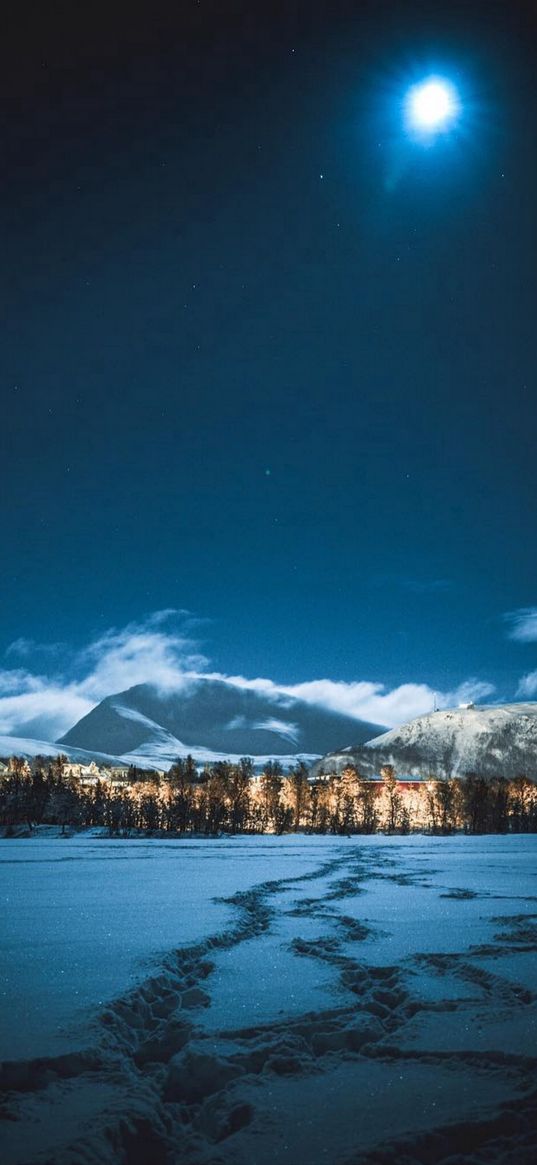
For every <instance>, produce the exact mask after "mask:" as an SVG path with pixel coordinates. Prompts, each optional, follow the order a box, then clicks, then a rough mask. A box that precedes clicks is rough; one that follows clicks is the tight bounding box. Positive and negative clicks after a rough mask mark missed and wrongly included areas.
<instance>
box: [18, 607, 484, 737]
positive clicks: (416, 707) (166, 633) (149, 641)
mask: <svg viewBox="0 0 537 1165" xmlns="http://www.w3.org/2000/svg"><path fill="white" fill-rule="evenodd" d="M192 626H193V621H192V619H191V618H190V617H189V615H188V612H184V611H158V612H156V613H155V614H154V615H151V616H150V617H148V618H147V619H145V620H144V621H142V622H139V623H129V624H128V625H127V626H126V627H124V628H122V629H117V628H114V629H111V630H109V631H106V632H105V633H104V634H102V635H100V636H98V637H97V638H96V639H94V640H93V641H92V642H91V643H90V644H89V645H88V646H87V647H86V648H84V650H83V651H80V652H77V653H75V654H73V655H72V656H71V658H70V659H68V660H67V663H66V664H65V666H64V668H63V671H62V672H61V673H60V672H59V671H57V672H49V673H48V674H47V673H45V672H43V674H41V673H40V674H33V673H32V672H31V671H30V670H29V669H28V670H25V669H22V668H11V669H9V668H8V669H5V670H4V671H0V734H2V735H19V736H31V737H36V738H41V739H43V740H56V739H57V738H58V737H60V736H62V735H63V733H65V732H67V730H68V729H69V728H71V727H72V725H73V724H75V723H76V722H77V720H79V719H80V718H81V717H82V716H85V715H86V714H87V713H88V712H89V711H90V710H91V708H93V707H94V706H95V704H97V703H99V701H100V700H102V699H104V697H105V696H109V695H112V694H115V693H117V692H121V691H124V690H125V689H126V688H130V687H133V686H134V685H135V684H141V683H150V684H153V685H154V686H156V687H158V688H160V689H162V690H167V691H169V690H179V689H181V688H185V687H186V686H187V685H191V684H195V683H196V681H197V680H199V679H201V678H204V677H206V678H212V679H220V680H225V681H226V682H227V683H231V684H233V685H235V686H236V687H237V688H240V689H249V690H251V691H257V692H262V693H265V694H266V695H267V696H269V697H270V698H271V700H272V701H273V703H274V705H275V706H276V707H277V706H280V707H282V708H284V707H288V706H289V704H290V702H291V700H292V699H301V700H305V701H306V702H307V703H308V704H311V705H313V706H316V707H321V708H324V709H330V710H331V711H333V712H338V713H343V714H345V715H347V716H351V717H354V719H356V720H367V721H370V722H371V723H373V724H378V725H380V726H386V727H390V728H391V727H394V726H395V725H398V724H401V723H404V722H405V721H407V720H411V719H412V718H413V717H415V716H419V715H422V714H423V713H426V712H430V711H431V710H432V708H433V706H434V701H435V698H436V704H437V707H439V708H448V707H452V706H454V705H457V704H459V703H462V702H469V701H472V700H480V699H483V698H485V697H487V696H490V695H491V694H492V693H493V691H494V688H493V686H492V684H488V683H484V682H483V681H479V680H473V679H470V680H467V681H465V682H464V683H463V684H461V685H460V686H459V687H458V688H456V689H455V690H453V691H446V692H436V693H435V692H434V691H433V690H432V688H430V687H429V686H428V685H427V684H420V683H406V684H400V685H399V686H398V687H396V688H392V689H388V688H387V687H386V685H384V684H382V683H376V682H372V681H369V680H357V681H355V682H352V683H344V682H343V681H337V680H329V679H319V680H308V681H305V682H303V683H299V684H287V685H286V684H277V683H275V682H274V681H273V680H270V679H266V678H263V677H258V678H254V679H246V678H245V677H244V676H227V675H224V674H222V673H220V672H212V673H211V672H209V671H208V670H207V660H206V658H205V657H204V656H203V655H201V654H200V652H199V648H198V644H197V643H196V642H195V641H194V640H193V638H192V637H191V630H192ZM21 644H23V645H24V646H23V648H22V651H21ZM35 646H36V650H37V651H39V645H35ZM30 647H31V645H30V644H29V642H28V641H26V640H24V641H20V640H19V641H17V644H16V645H15V647H13V645H12V648H11V652H10V651H9V649H8V653H7V654H19V656H20V655H24V656H25V657H29V656H30V654H31V652H30ZM42 658H43V657H42ZM49 662H52V656H51V657H50V660H49Z"/></svg>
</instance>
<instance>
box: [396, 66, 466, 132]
mask: <svg viewBox="0 0 537 1165" xmlns="http://www.w3.org/2000/svg"><path fill="white" fill-rule="evenodd" d="M458 112H459V99H458V96H457V91H456V89H455V88H454V86H453V85H451V84H450V82H449V81H443V80H442V79H441V78H440V77H430V78H429V79H428V80H427V81H422V82H421V83H420V84H419V85H413V86H412V88H411V89H410V90H409V92H408V94H407V98H406V101H405V115H406V121H407V125H408V127H409V129H413V130H415V131H418V132H421V133H425V134H432V133H437V132H438V131H439V130H444V129H447V128H448V127H449V126H450V125H452V123H453V122H454V120H455V118H456V117H457V114H458Z"/></svg>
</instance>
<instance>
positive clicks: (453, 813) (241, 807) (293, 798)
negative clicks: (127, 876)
mask: <svg viewBox="0 0 537 1165" xmlns="http://www.w3.org/2000/svg"><path fill="white" fill-rule="evenodd" d="M65 764H66V758H65V757H61V756H60V757H55V758H54V759H53V760H52V761H46V760H45V759H44V758H36V760H35V761H34V762H33V763H32V765H31V767H30V766H28V764H27V762H26V761H25V760H23V759H22V758H12V760H11V761H10V765H9V771H8V773H7V775H5V776H4V777H3V778H1V779H0V825H2V826H3V827H4V833H7V834H8V835H9V834H10V833H13V832H17V831H19V830H20V827H21V826H22V827H26V828H27V829H28V830H30V831H31V830H32V829H33V828H35V827H36V826H40V825H56V826H60V827H61V829H62V832H67V830H70V829H78V828H84V827H90V826H97V827H104V828H106V830H107V831H108V832H109V834H110V835H113V836H114V835H115V836H129V835H132V834H136V833H138V832H140V831H143V832H145V833H148V834H153V833H164V834H169V835H172V836H176V837H188V836H196V837H199V836H204V837H218V836H220V835H221V834H236V833H276V834H282V833H289V832H297V831H299V830H300V831H306V832H309V833H332V834H342V835H345V834H360V833H377V832H384V833H403V834H404V833H410V832H414V831H427V832H431V833H436V834H450V833H454V832H460V831H462V832H466V833H472V834H476V833H508V832H512V833H534V832H537V785H536V784H535V783H534V782H532V781H530V780H529V779H528V778H526V777H524V776H520V777H516V778H514V779H511V780H507V779H505V778H502V777H497V778H496V779H493V780H491V779H485V778H483V777H481V776H480V775H479V774H478V773H469V774H468V775H467V776H465V777H463V778H453V779H451V780H442V781H440V780H436V779H434V778H431V779H429V780H424V781H422V782H421V783H420V784H419V785H417V784H412V783H411V784H409V783H405V782H400V781H398V779H397V776H396V773H395V771H394V769H393V768H392V767H391V766H389V765H387V766H385V767H384V768H383V769H382V770H381V780H380V781H378V780H367V779H364V778H362V777H361V776H360V774H359V773H358V771H357V770H356V769H355V768H354V767H352V766H349V767H348V768H346V769H345V770H344V771H343V772H341V773H339V774H337V773H332V774H331V775H329V776H327V777H325V778H324V779H323V780H319V781H313V782H312V781H310V779H309V773H308V769H307V768H306V766H305V765H304V764H302V763H298V764H296V765H295V766H294V768H292V769H291V770H290V772H288V773H284V772H283V770H282V767H281V765H280V764H279V762H278V761H270V762H269V763H268V764H267V765H266V766H265V768H264V770H263V772H262V773H261V774H260V775H259V776H258V777H256V776H255V775H254V768H253V762H252V760H251V759H249V758H247V757H245V758H243V759H242V760H241V761H239V763H238V764H232V763H230V762H228V761H219V762H217V763H215V764H212V765H210V766H206V767H205V768H204V769H203V771H202V772H201V773H200V772H198V769H197V767H196V765H195V763H194V761H193V759H192V757H186V758H185V759H181V760H178V761H177V762H176V763H175V764H174V765H172V767H171V769H170V770H169V772H168V773H166V774H165V775H161V774H159V773H151V772H147V771H145V770H140V769H136V768H134V767H131V769H130V770H129V773H128V777H127V779H126V781H125V782H117V781H116V782H114V781H113V780H111V779H110V780H109V779H107V778H104V779H102V780H101V779H99V780H97V781H96V783H94V784H91V785H88V784H84V783H83V782H81V781H79V780H77V779H76V778H72V777H69V776H66V774H65V772H64V768H65Z"/></svg>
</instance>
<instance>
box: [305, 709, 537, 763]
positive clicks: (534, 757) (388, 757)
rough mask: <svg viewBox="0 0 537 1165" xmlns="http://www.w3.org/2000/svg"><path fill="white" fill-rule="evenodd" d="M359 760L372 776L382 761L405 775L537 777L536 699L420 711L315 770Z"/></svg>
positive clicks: (327, 758)
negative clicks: (403, 722)
mask: <svg viewBox="0 0 537 1165" xmlns="http://www.w3.org/2000/svg"><path fill="white" fill-rule="evenodd" d="M349 762H350V763H351V764H354V765H356V766H357V768H358V769H359V771H360V772H362V773H363V775H364V776H373V775H374V774H376V773H378V772H379V769H380V768H381V766H382V765H383V764H392V765H394V767H395V769H396V770H397V772H398V773H399V774H400V775H412V776H427V775H428V774H431V775H433V776H437V777H449V776H463V775H464V773H467V772H478V773H481V774H482V775H483V776H487V777H492V776H504V777H515V776H518V775H520V774H521V773H524V774H525V775H526V776H528V777H531V778H532V779H533V780H537V703H532V704H502V705H498V706H483V707H473V706H470V707H468V708H453V709H450V710H448V711H442V712H431V713H430V714H429V715H428V716H418V718H417V719H416V720H411V721H410V723H409V724H404V725H402V727H400V728H392V729H391V730H390V731H389V732H384V733H382V735H381V736H377V737H375V738H374V739H373V740H369V741H367V742H366V744H365V745H364V744H362V743H361V742H360V741H357V742H355V743H354V744H353V745H351V746H349V747H347V748H344V749H340V750H335V751H333V752H330V753H329V754H328V755H327V756H324V757H323V758H322V760H321V761H319V762H318V763H317V764H316V765H315V770H314V771H315V772H333V771H340V770H341V769H342V768H344V767H345V765H346V764H349Z"/></svg>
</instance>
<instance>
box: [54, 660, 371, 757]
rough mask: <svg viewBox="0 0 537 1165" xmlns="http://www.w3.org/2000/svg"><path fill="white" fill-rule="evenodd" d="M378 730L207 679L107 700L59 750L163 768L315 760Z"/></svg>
mask: <svg viewBox="0 0 537 1165" xmlns="http://www.w3.org/2000/svg"><path fill="white" fill-rule="evenodd" d="M378 728H379V726H378V725H373V724H371V723H369V722H367V721H360V720H356V719H355V718H353V717H351V716H348V715H345V714H343V713H339V712H335V711H331V710H329V709H326V708H323V707H321V706H318V705H314V704H310V703H308V702H307V701H305V700H302V699H300V698H298V697H296V696H290V695H288V694H286V693H283V692H279V691H277V690H276V691H271V692H266V691H259V690H257V689H252V688H240V687H239V686H238V685H236V684H234V683H232V682H231V681H228V680H224V679H215V678H205V677H201V678H197V679H196V680H191V681H187V682H185V684H184V685H183V686H182V687H180V688H179V689H171V690H162V689H159V688H157V687H155V686H153V685H151V684H136V685H134V686H133V687H131V688H128V689H127V690H126V691H124V692H118V693H115V694H114V695H110V696H107V697H106V698H105V699H104V700H102V701H101V702H100V704H98V705H97V706H96V707H95V708H93V709H92V710H91V711H90V712H88V713H87V715H86V716H83V717H82V719H81V720H79V721H78V722H77V724H75V725H73V727H72V728H71V729H69V731H68V732H66V733H65V734H64V735H63V736H62V737H60V739H59V740H58V741H57V742H56V743H57V744H58V745H64V746H68V747H75V748H83V749H85V750H86V751H92V750H97V751H99V752H101V753H103V752H106V753H112V754H113V755H114V756H118V757H121V758H126V757H128V758H129V759H132V758H137V757H141V756H143V757H146V758H149V757H151V758H152V759H153V760H154V762H155V764H157V763H158V765H160V767H162V765H163V764H168V763H171V762H172V761H173V760H174V759H175V758H176V757H177V756H181V755H185V754H186V753H187V752H189V753H191V754H192V755H193V756H194V758H195V759H199V760H200V761H206V760H207V761H208V760H211V759H221V758H222V757H225V756H227V757H233V756H251V757H253V758H254V759H255V758H258V759H261V758H263V759H267V758H269V757H274V758H281V759H282V760H283V758H285V759H286V761H287V760H288V759H289V758H298V757H307V758H308V759H309V760H312V761H313V760H315V759H316V758H318V757H320V756H322V755H323V754H324V753H325V752H327V751H328V750H329V749H330V748H334V747H339V746H340V744H342V743H343V741H344V740H345V739H347V740H348V739H349V736H351V733H352V735H353V737H354V738H355V739H356V736H358V739H359V740H361V741H365V740H366V739H368V737H370V736H371V733H372V732H378Z"/></svg>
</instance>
